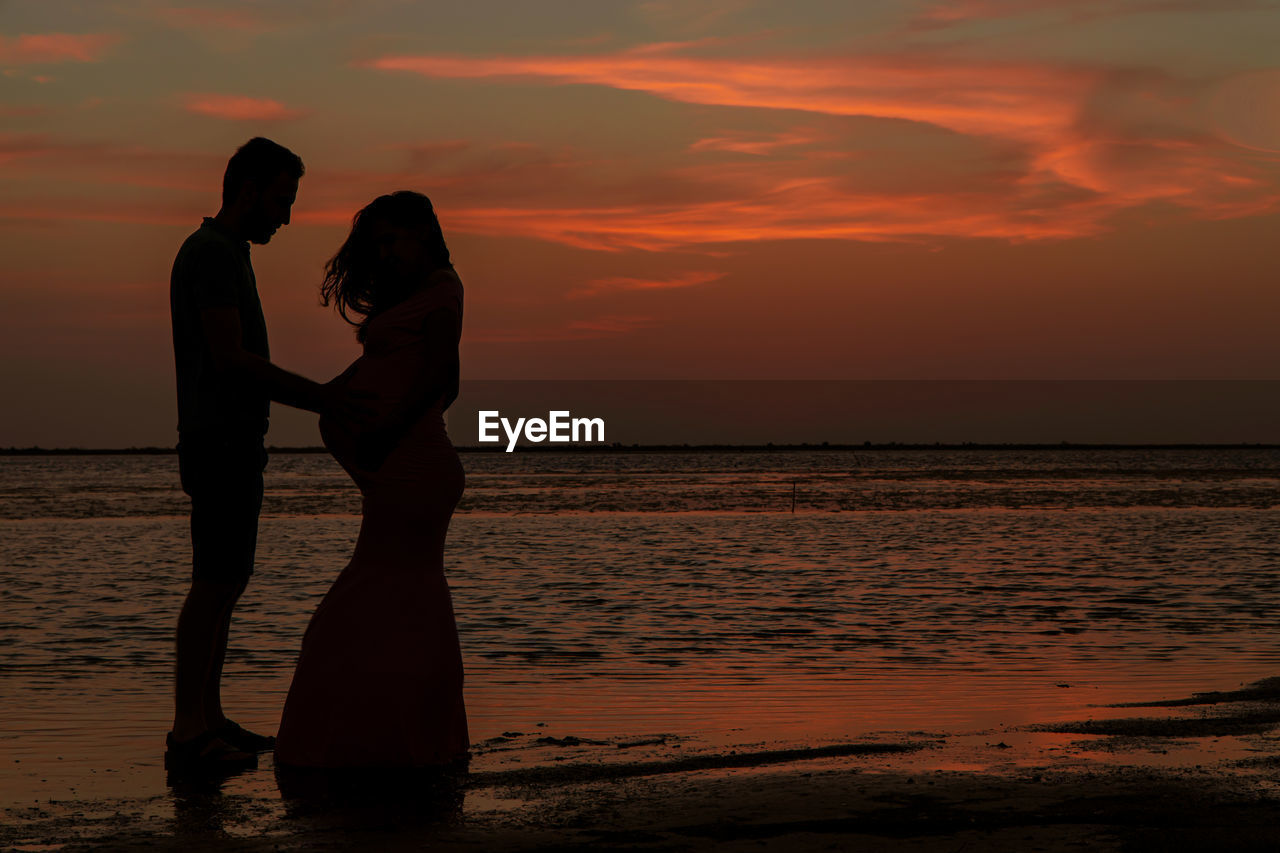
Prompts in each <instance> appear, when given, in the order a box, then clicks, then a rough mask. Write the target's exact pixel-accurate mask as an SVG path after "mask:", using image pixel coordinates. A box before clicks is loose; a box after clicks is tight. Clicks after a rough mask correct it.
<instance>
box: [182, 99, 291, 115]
mask: <svg viewBox="0 0 1280 853" xmlns="http://www.w3.org/2000/svg"><path fill="white" fill-rule="evenodd" d="M183 105H184V106H185V108H186V110H187V112H190V113H196V114H198V115H206V116H212V117H214V118H223V119H229V120H231V121H288V120H291V119H297V118H302V117H303V116H305V115H307V112H306V111H305V110H298V109H292V108H290V107H286V106H285V105H284V104H282V103H280V102H279V101H276V100H273V99H271V98H251V97H249V96H247V95H210V94H204V95H202V94H190V95H186V96H185V97H184V98H183Z"/></svg>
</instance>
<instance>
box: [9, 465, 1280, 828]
mask: <svg viewBox="0 0 1280 853" xmlns="http://www.w3.org/2000/svg"><path fill="white" fill-rule="evenodd" d="M463 464H464V467H465V468H466V472H467V491H466V494H465V496H464V498H463V501H462V503H461V505H460V506H459V508H458V511H457V513H456V514H455V516H454V519H453V524H452V527H451V529H450V533H449V539H448V544H447V548H446V555H445V565H446V570H447V573H448V577H449V582H450V586H451V588H452V591H453V599H454V607H455V610H456V612H457V617H458V627H459V632H460V635H461V639H462V648H463V652H464V660H465V666H466V703H467V709H468V715H469V719H470V725H471V735H472V739H473V742H475V743H476V744H478V745H479V744H484V743H495V742H498V741H500V740H501V739H502V738H503V737H504V733H505V734H506V738H507V740H508V741H510V742H513V743H519V742H521V741H520V738H525V739H526V742H528V739H529V738H531V737H532V736H535V735H536V736H539V737H545V738H556V739H560V740H561V741H563V739H564V738H569V737H573V738H579V739H585V740H597V741H603V742H605V743H611V742H612V743H627V742H632V741H635V740H645V739H654V740H660V739H662V740H665V742H666V743H668V744H679V743H682V742H687V743H694V742H698V743H710V744H735V743H736V744H741V743H751V742H765V741H768V742H770V743H775V744H776V743H791V744H804V743H816V742H830V741H833V740H848V739H857V738H862V737H867V736H874V735H875V733H877V732H925V733H937V732H966V731H982V730H988V729H991V728H992V727H995V726H1006V727H1007V726H1016V725H1020V724H1023V723H1028V722H1046V721H1052V720H1058V719H1067V718H1071V717H1072V716H1075V715H1081V714H1094V713H1097V712H1096V711H1093V710H1090V709H1093V708H1095V707H1096V706H1099V705H1103V704H1106V703H1112V702H1119V701H1134V700H1143V699H1157V698H1167V697H1170V696H1175V695H1185V694H1187V693H1189V692H1191V691H1197V690H1209V689H1225V688H1231V687H1236V686H1238V685H1239V684H1241V683H1245V682H1249V681H1253V680H1256V679H1258V678H1262V677H1267V676H1271V675H1276V674H1280V621H1278V620H1277V619H1276V618H1275V614H1276V613H1277V612H1278V611H1280V577H1278V576H1277V575H1278V573H1280V451H1276V450H1270V449H1252V448H1231V449H1145V450H1091V449H1083V448H1063V449H1053V450H1016V449H1003V450H977V449H959V450H957V449H939V450H885V449H872V450H859V451H857V452H854V451H850V450H822V449H817V448H815V449H812V450H807V451H801V450H788V451H775V452H765V451H752V452H695V451H689V452H640V451H622V450H617V451H610V452H527V451H526V452H516V453H512V454H505V453H480V452H473V453H464V454H463ZM266 486H267V494H266V499H265V502H264V506H263V515H262V520H261V524H260V536H259V545H258V559H257V570H256V573H255V575H254V577H253V580H252V582H251V584H250V586H249V589H248V592H247V593H246V595H245V597H244V598H243V599H242V602H241V604H240V606H239V608H238V610H237V615H236V619H235V622H234V624H233V626H232V633H231V642H230V649H229V652H228V658H227V666H226V677H225V685H226V686H225V688H224V704H225V705H226V707H227V709H228V712H229V713H231V714H232V715H234V716H235V717H236V719H237V720H239V721H240V722H241V723H243V724H245V725H247V726H249V727H251V728H256V729H260V730H265V731H274V730H275V727H276V725H277V724H278V721H279V714H280V708H281V705H282V704H283V701H284V697H285V694H286V692H287V690H288V686H289V680H290V676H291V672H292V668H293V664H294V661H295V658H296V655H297V652H298V648H299V644H300V642H301V638H302V632H303V630H304V628H305V626H306V623H307V619H308V618H309V617H310V614H311V612H312V610H313V609H314V608H315V606H316V604H317V602H318V601H319V599H320V597H321V596H322V595H323V594H324V592H325V590H326V589H327V588H328V586H329V584H330V583H331V582H332V581H333V579H334V577H335V576H336V575H337V574H338V572H339V571H340V570H341V569H342V567H343V565H344V564H345V563H346V561H347V560H348V559H349V557H350V554H351V550H352V546H353V544H354V541H355V537H356V534H357V531H358V528H359V496H358V494H357V493H356V491H355V489H354V486H353V485H352V484H351V481H350V480H349V478H348V477H347V476H346V474H345V473H344V472H343V471H342V470H341V469H340V468H339V467H338V466H337V465H336V463H334V462H333V461H332V459H331V458H330V457H328V456H327V455H326V454H319V453H317V454H308V453H297V454H275V455H273V457H272V459H271V463H270V465H269V467H268V469H267V472H266ZM186 513H187V498H186V496H185V495H184V494H183V493H182V491H181V489H180V487H179V485H178V477H177V464H176V458H175V457H174V456H172V455H166V454H158V455H146V454H138V455H128V454H120V455H76V456H70V455H56V456H8V457H0V774H2V778H3V780H4V781H3V783H2V784H0V803H5V802H13V803H19V802H24V801H25V802H31V801H32V800H33V799H39V798H41V797H42V796H43V797H56V796H74V797H86V796H97V795H123V794H137V793H148V792H156V791H159V790H163V785H164V779H163V772H162V770H161V769H160V758H161V754H162V752H163V739H164V733H165V731H166V730H167V729H168V727H169V722H170V719H171V713H172V709H171V698H170V696H171V687H172V665H173V663H172V660H173V650H172V643H173V640H172V636H173V629H174V622H175V619H176V615H177V612H178V609H179V608H180V606H181V603H182V599H183V596H184V595H185V592H186V587H187V582H188V577H189V565H190V544H189V528H188V518H187V515H186ZM496 755H497V753H494V756H491V758H490V760H492V761H495V762H496V761H498V760H499V758H497V757H495V756H496ZM501 760H504V761H505V760H509V757H504V758H502V759H501Z"/></svg>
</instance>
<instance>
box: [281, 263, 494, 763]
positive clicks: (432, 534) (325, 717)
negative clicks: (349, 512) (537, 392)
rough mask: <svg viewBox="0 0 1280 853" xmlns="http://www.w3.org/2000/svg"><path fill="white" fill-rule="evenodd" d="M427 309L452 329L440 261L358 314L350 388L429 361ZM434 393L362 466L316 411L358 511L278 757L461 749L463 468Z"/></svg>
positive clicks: (388, 393)
mask: <svg viewBox="0 0 1280 853" xmlns="http://www.w3.org/2000/svg"><path fill="white" fill-rule="evenodd" d="M441 308H445V309H450V310H454V311H456V317H457V320H458V329H459V330H460V329H461V319H462V284H461V282H460V281H459V280H458V279H457V277H456V276H455V275H453V273H452V272H451V271H440V272H438V273H436V274H435V275H433V276H432V278H431V279H430V280H429V281H428V283H427V286H426V287H425V288H424V289H423V290H422V291H420V292H418V293H416V294H415V295H413V296H411V297H409V298H408V299H406V300H405V301H404V302H402V303H400V304H399V305H397V306H395V307H394V308H391V309H388V310H387V311H385V312H384V313H382V314H380V315H378V316H377V317H376V318H375V319H374V320H373V321H371V322H370V324H369V326H368V330H367V335H366V339H365V345H364V355H363V356H362V357H361V358H360V359H358V360H357V361H356V363H355V364H353V365H352V366H351V368H349V370H348V373H349V374H350V378H349V382H350V387H352V388H360V389H368V390H371V391H373V392H375V393H376V394H378V395H379V397H378V398H377V404H378V405H379V406H381V405H384V404H394V402H395V401H396V400H397V399H398V398H402V397H403V396H404V395H405V393H406V392H407V390H408V389H409V388H410V387H411V386H412V385H413V383H414V381H415V378H416V377H417V376H418V375H419V374H418V372H419V371H422V370H427V369H430V368H431V365H429V364H428V363H427V356H426V350H427V340H426V338H425V337H424V335H423V325H424V321H425V318H426V317H427V315H428V314H430V313H432V312H433V311H437V310H439V309H441ZM453 343H454V344H456V339H455V341H454V342H453ZM436 369H437V370H438V369H439V367H438V366H436ZM440 405H441V404H440V403H439V402H437V403H436V405H435V406H434V407H433V408H432V409H431V410H430V411H428V412H427V414H426V415H424V416H423V417H422V418H421V419H420V420H418V421H417V422H416V423H415V424H414V426H413V427H412V428H411V429H410V430H409V432H408V433H407V434H406V435H405V437H404V438H403V440H402V441H401V442H400V443H399V444H398V445H397V446H396V448H395V450H394V451H392V453H391V455H390V456H388V457H387V459H386V461H385V462H384V463H383V464H382V466H381V467H380V468H379V469H378V470H377V471H373V472H370V471H366V470H362V469H361V468H360V467H359V466H358V465H357V463H356V461H355V459H354V458H353V451H354V443H353V439H352V435H351V433H350V432H349V431H348V430H347V429H346V428H345V427H344V426H343V425H342V424H341V423H337V422H335V421H333V420H331V419H322V420H321V422H320V429H321V434H322V435H323V437H324V441H325V446H326V447H327V448H329V450H330V452H332V453H333V455H334V457H335V458H337V460H338V461H339V462H340V463H341V464H342V466H343V467H344V468H345V469H346V470H347V472H348V473H349V474H350V475H351V477H352V479H354V480H355V482H356V484H357V485H358V486H359V488H360V492H361V494H362V496H363V518H362V521H361V524H360V535H359V539H358V540H357V542H356V548H355V553H354V555H353V556H352V558H351V562H350V563H349V564H348V565H347V567H346V568H345V569H343V570H342V573H341V574H340V575H339V576H338V579H337V580H336V581H335V582H334V584H333V586H332V587H331V588H330V590H329V592H328V593H327V594H326V595H325V597H324V600H323V601H321V602H320V606H319V607H318V608H317V609H316V612H315V615H314V616H312V618H311V623H310V625H308V627H307V631H306V634H305V636H304V638H303V641H302V653H301V655H300V657H299V660H298V667H297V670H296V671H295V672H294V676H293V684H292V686H291V687H290V688H289V696H288V699H287V700H286V701H285V706H284V715H283V717H282V719H281V721H280V732H279V735H278V738H277V745H276V761H277V762H278V763H280V764H284V765H291V766H299V767H321V768H343V767H425V766H432V765H441V764H447V763H451V762H454V761H456V760H458V759H462V758H464V756H465V755H466V753H467V750H468V747H469V746H470V741H469V739H468V736H467V715H466V710H465V708H464V707H463V702H462V653H461V649H460V648H459V645H458V629H457V625H456V623H455V622H454V615H453V603H452V600H451V599H450V595H449V587H448V585H447V584H446V582H445V576H444V541H445V534H446V532H447V531H448V528H449V519H450V516H451V515H452V514H453V509H454V506H455V505H456V504H457V502H458V499H459V497H460V496H461V495H462V488H463V472H462V465H461V463H460V462H459V460H458V454H457V452H456V451H455V450H454V448H453V445H452V444H451V443H450V442H449V437H448V435H447V434H446V433H445V428H444V421H443V417H442V414H443V413H442V411H441V408H440Z"/></svg>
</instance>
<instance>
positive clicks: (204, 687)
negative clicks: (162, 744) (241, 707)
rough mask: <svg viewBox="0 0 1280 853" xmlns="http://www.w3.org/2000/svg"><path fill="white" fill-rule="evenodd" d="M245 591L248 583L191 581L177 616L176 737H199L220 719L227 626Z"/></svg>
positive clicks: (182, 739) (183, 738)
mask: <svg viewBox="0 0 1280 853" xmlns="http://www.w3.org/2000/svg"><path fill="white" fill-rule="evenodd" d="M243 591H244V585H243V584H218V583H210V582H209V581H199V580H196V581H192V582H191V590H190V592H188V593H187V599H186V601H185V602H184V603H183V605H182V612H181V613H180V614H179V615H178V631H177V662H176V665H175V668H174V716H173V737H174V739H175V740H177V741H179V742H181V741H188V740H191V739H192V738H195V737H198V736H200V735H202V734H204V733H205V732H207V731H209V730H210V729H211V728H212V727H213V726H215V725H217V724H219V723H220V722H221V718H222V710H221V690H220V684H219V682H220V681H221V678H222V662H223V660H224V659H225V657H226V644H227V631H228V626H229V624H230V620H231V609H232V608H233V607H234V606H235V603H236V601H237V600H238V599H239V597H240V593H241V592H243ZM211 685H212V686H211ZM211 710H212V711H213V712H214V716H213V717H212V718H211V717H210V716H209V714H210V711H211Z"/></svg>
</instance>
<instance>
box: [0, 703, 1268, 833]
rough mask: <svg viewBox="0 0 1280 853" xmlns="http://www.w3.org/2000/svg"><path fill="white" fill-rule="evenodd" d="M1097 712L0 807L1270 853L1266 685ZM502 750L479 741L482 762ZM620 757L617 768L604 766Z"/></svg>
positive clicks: (497, 829) (396, 826) (123, 823)
mask: <svg viewBox="0 0 1280 853" xmlns="http://www.w3.org/2000/svg"><path fill="white" fill-rule="evenodd" d="M1105 707H1108V708H1112V709H1127V710H1132V711H1134V712H1135V714H1134V715H1133V716H1124V717H1106V718H1100V719H1097V720H1094V719H1085V720H1075V721H1066V722H1057V723H1047V724H1032V725H1028V726H1021V727H1016V728H1010V729H998V730H992V731H987V732H976V733H928V732H899V733H887V734H885V735H883V736H877V737H874V738H868V739H862V740H859V741H858V742H855V743H843V744H828V745H817V744H815V745H810V746H807V747H803V748H798V749H796V748H792V749H776V748H768V745H765V746H764V747H763V748H754V747H753V748H746V747H744V748H738V749H725V748H719V749H717V750H713V751H709V752H701V753H698V752H694V753H693V754H683V753H684V752H686V750H683V749H682V745H681V744H680V743H679V742H674V743H670V742H667V741H666V740H664V739H657V740H651V741H638V742H631V743H625V744H624V743H606V742H602V741H595V742H592V741H582V740H579V739H576V738H564V739H560V740H557V739H554V738H551V739H543V741H541V743H542V745H543V746H544V747H545V749H544V752H545V753H546V757H547V758H548V760H544V761H541V762H540V763H537V764H534V765H531V766H523V767H515V768H511V769H495V770H487V771H484V772H477V773H472V774H470V775H468V776H465V777H462V779H461V780H460V781H458V782H457V783H453V784H449V783H441V781H440V780H434V781H433V782H432V783H431V784H430V785H427V786H421V785H413V784H405V780H404V779H403V778H394V777H392V776H389V775H387V774H379V775H378V776H377V777H374V778H375V779H376V780H377V782H378V783H377V784H374V785H371V786H370V785H367V784H365V783H366V782H368V781H369V777H366V779H365V780H364V781H362V783H361V786H360V788H359V789H358V793H357V794H356V795H352V791H350V790H348V791H347V792H346V793H345V794H335V793H334V792H333V790H332V789H331V788H330V789H325V790H323V791H320V792H316V791H311V792H308V793H307V794H306V795H304V796H301V797H297V796H290V797H287V798H281V797H280V795H279V792H278V790H277V789H276V784H277V783H276V779H275V777H274V774H272V773H271V772H270V769H269V768H270V762H269V759H268V760H266V761H265V762H264V763H265V764H266V769H263V770H258V771H255V772H254V778H255V780H256V782H255V784H256V785H257V790H253V791H250V793H248V794H245V793H224V792H223V790H222V787H223V786H222V785H220V784H211V785H197V786H195V787H185V786H180V787H176V788H173V789H171V790H170V792H169V793H168V794H167V795H161V796H157V797H150V798H144V799H114V800H112V799H98V800H86V801H57V802H48V803H43V804H36V805H33V806H27V807H12V808H7V809H4V810H3V811H2V812H0V814H3V815H4V820H3V826H0V845H6V846H12V847H13V849H17V850H23V849H30V850H35V849H40V850H55V849H56V850H80V849H93V850H110V851H117V850H118V851H124V850H137V849H152V850H174V851H178V850H182V851H185V853H201V852H202V851H205V850H214V849H226V848H227V847H229V846H230V847H234V848H235V849H240V850H246V851H255V853H256V851H268V850H279V849H286V850H287V849H308V850H339V849H348V848H350V847H353V846H357V847H361V848H364V849H391V850H396V849H421V848H422V847H423V846H424V845H429V846H430V848H431V849H433V850H444V851H497V853H502V851H512V853H514V851H532V850H583V851H586V850H656V851H668V850H671V851H674V850H714V851H724V853H728V852H729V851H740V850H748V849H750V850H759V849H764V850H776V851H800V853H807V851H818V850H830V849H869V850H877V849H893V850H913V851H929V853H932V851H955V850H959V849H973V850H991V851H1025V850H1032V849H1039V850H1067V849H1074V848H1078V847H1080V846H1082V845H1085V846H1087V847H1088V849H1091V850H1126V851H1135V850H1136V851H1145V850H1162V849H1173V847H1174V846H1175V845H1176V847H1177V849H1180V850H1196V849H1203V850H1210V849H1234V850H1250V849H1269V848H1268V847H1267V845H1269V844H1272V843H1273V841H1274V828H1275V826H1277V825H1280V737H1277V736H1274V735H1273V732H1274V731H1275V729H1276V727H1277V726H1278V725H1280V678H1268V679H1264V680H1262V681H1259V682H1255V683H1254V684H1252V685H1248V686H1246V687H1244V688H1243V689H1240V690H1234V691H1220V692H1214V693H1203V694H1193V695H1191V696H1188V697H1178V698H1172V699H1157V700H1153V701H1144V702H1131V703H1125V704H1123V705H1115V706H1105ZM1150 711H1160V712H1163V713H1155V714H1150V713H1146V712H1150ZM510 740H512V739H510V738H494V739H491V741H490V742H486V743H485V744H482V745H479V749H480V751H481V752H487V753H488V754H493V753H494V752H495V751H500V750H503V749H508V748H510V744H509V741H510ZM1008 741H1012V743H1010V742H1008ZM1224 741H1234V743H1233V744H1230V745H1224ZM622 747H626V748H627V750H626V755H627V758H626V759H624V760H621V761H618V760H604V759H606V758H608V757H609V755H610V754H612V755H613V756H615V757H616V756H617V755H618V754H619V749H620V748H622ZM756 747H758V745H756ZM557 749H561V750H565V749H568V750H570V751H573V752H574V754H573V755H572V756H568V755H555V754H552V752H553V751H554V750H557ZM593 749H594V750H595V751H594V752H593V751H592V750H593ZM548 751H551V752H548ZM633 751H634V752H636V753H637V755H636V756H635V758H634V760H632V758H631V753H632V752H633ZM264 758H265V757H264ZM558 759H559V760H558Z"/></svg>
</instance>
